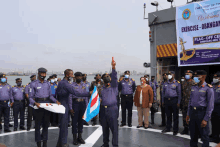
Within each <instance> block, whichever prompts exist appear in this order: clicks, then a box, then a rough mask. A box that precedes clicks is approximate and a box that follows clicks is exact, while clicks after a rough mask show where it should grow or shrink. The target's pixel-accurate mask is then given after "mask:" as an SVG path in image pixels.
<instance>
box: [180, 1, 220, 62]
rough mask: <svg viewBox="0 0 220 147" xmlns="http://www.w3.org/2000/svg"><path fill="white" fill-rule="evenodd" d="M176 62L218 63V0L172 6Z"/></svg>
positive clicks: (219, 24)
mask: <svg viewBox="0 0 220 147" xmlns="http://www.w3.org/2000/svg"><path fill="white" fill-rule="evenodd" d="M176 31H177V53H178V54H177V56H178V66H194V65H208V64H220V1H219V0H208V1H202V2H197V3H191V4H188V5H185V6H180V7H177V8H176Z"/></svg>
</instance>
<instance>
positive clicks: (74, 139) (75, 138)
mask: <svg viewBox="0 0 220 147" xmlns="http://www.w3.org/2000/svg"><path fill="white" fill-rule="evenodd" d="M73 144H74V145H78V142H77V134H73Z"/></svg>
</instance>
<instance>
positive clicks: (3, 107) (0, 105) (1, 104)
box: [0, 100, 10, 130]
mask: <svg viewBox="0 0 220 147" xmlns="http://www.w3.org/2000/svg"><path fill="white" fill-rule="evenodd" d="M2 114H3V115H4V130H7V129H9V115H10V107H9V106H8V100H7V101H0V117H2Z"/></svg>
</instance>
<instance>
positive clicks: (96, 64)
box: [0, 0, 186, 72]
mask: <svg viewBox="0 0 220 147" xmlns="http://www.w3.org/2000/svg"><path fill="white" fill-rule="evenodd" d="M152 1H153V0H152ZM150 2H151V0H109V1H106V0H62V1H61V0H13V2H12V1H11V0H10V1H8V0H1V1H0V17H1V23H0V38H1V39H0V51H1V53H0V62H1V64H0V65H1V66H0V72H9V71H14V70H15V69H16V70H17V71H18V70H20V71H23V68H24V70H25V71H27V70H36V69H37V68H39V67H45V68H47V69H48V71H52V70H53V71H63V70H65V69H66V68H71V69H73V70H74V71H84V72H95V71H98V70H100V71H103V72H104V71H109V69H110V64H111V57H112V56H114V57H115V61H116V63H117V70H120V71H125V70H136V71H138V72H143V71H145V70H146V69H145V68H144V67H143V63H144V62H149V61H150V49H149V48H150V44H149V39H148V35H149V27H148V20H143V12H144V10H143V4H144V3H146V4H147V8H146V16H147V13H149V12H153V11H155V10H156V8H155V7H154V6H151V5H150ZM158 2H159V5H160V6H159V10H162V9H167V8H169V7H170V3H168V2H167V0H158ZM184 4H186V0H178V1H177V0H176V1H175V3H174V5H176V6H180V5H184Z"/></svg>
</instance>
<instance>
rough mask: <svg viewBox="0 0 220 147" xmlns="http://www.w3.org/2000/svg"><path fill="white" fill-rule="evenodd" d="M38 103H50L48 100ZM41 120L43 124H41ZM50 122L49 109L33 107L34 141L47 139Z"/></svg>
mask: <svg viewBox="0 0 220 147" xmlns="http://www.w3.org/2000/svg"><path fill="white" fill-rule="evenodd" d="M38 103H50V101H49V100H46V101H38ZM42 122H43V125H42ZM49 123H50V111H47V110H45V109H43V108H39V109H35V141H36V142H40V141H41V140H43V141H47V140H48V127H49ZM41 125H42V127H43V130H42V138H41V134H40V126H41Z"/></svg>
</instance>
